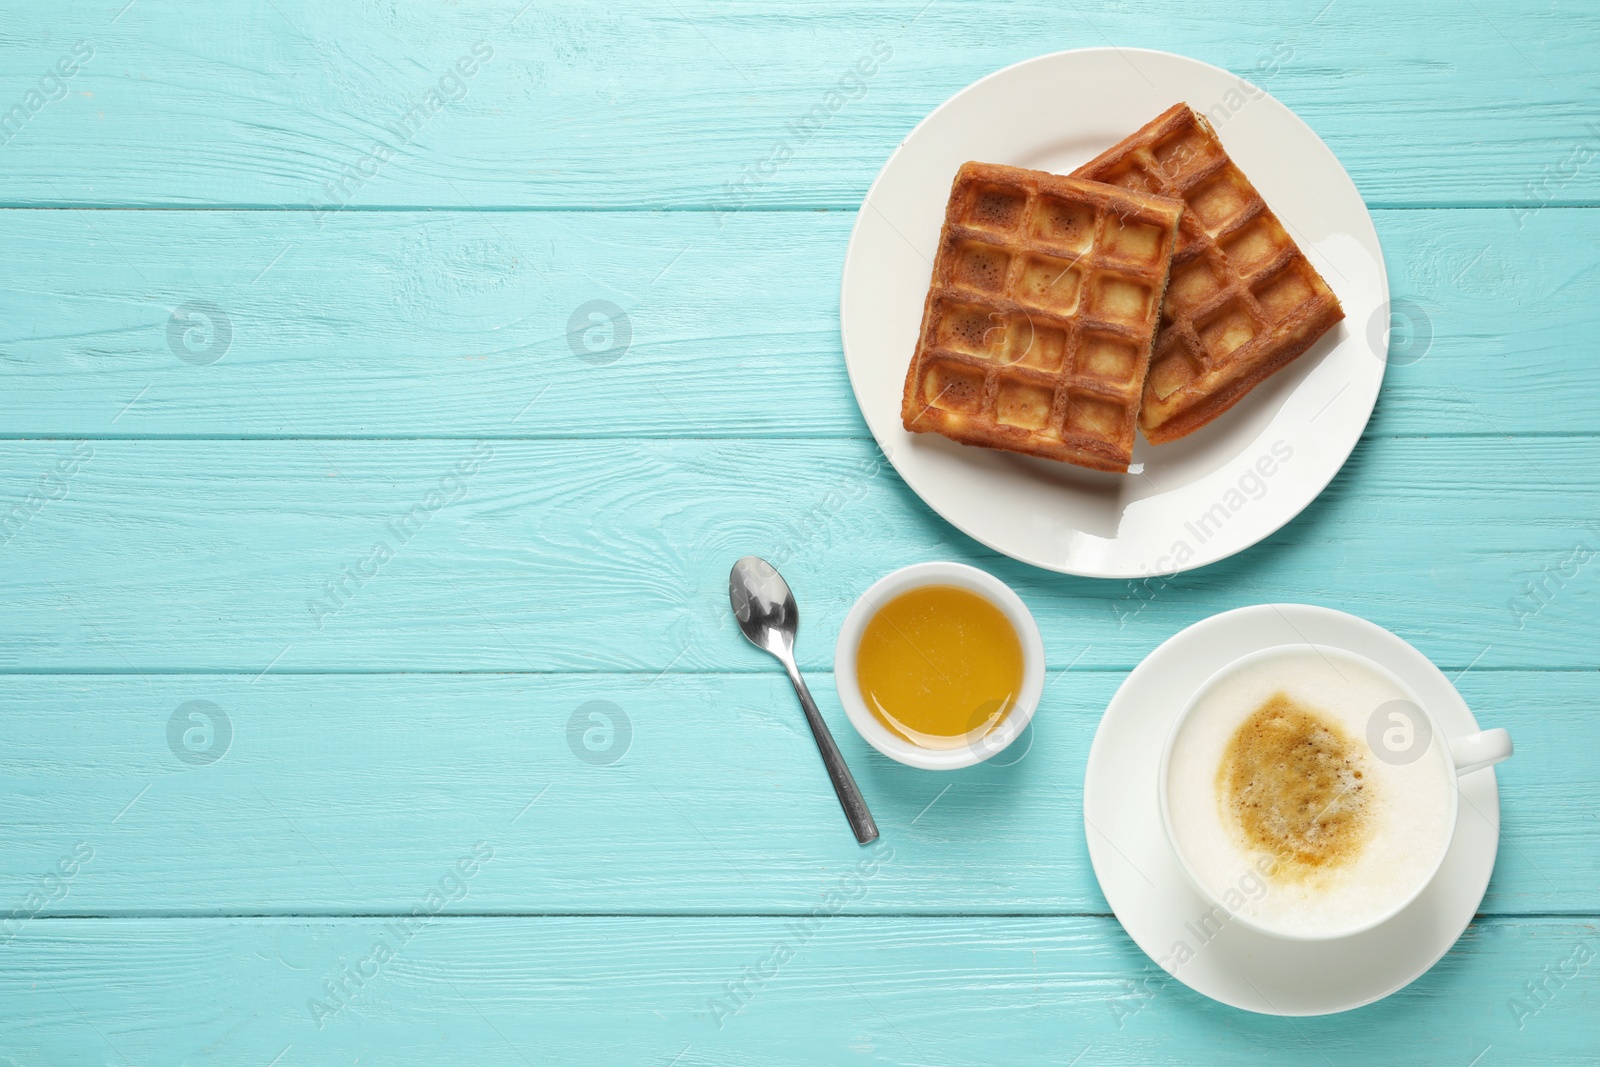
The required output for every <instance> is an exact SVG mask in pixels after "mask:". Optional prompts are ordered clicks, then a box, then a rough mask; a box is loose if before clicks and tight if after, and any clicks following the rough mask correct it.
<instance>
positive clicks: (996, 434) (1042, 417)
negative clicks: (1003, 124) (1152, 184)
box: [900, 163, 1183, 471]
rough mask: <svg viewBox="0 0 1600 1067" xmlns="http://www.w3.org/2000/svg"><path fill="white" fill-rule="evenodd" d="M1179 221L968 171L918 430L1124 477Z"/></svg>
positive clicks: (944, 243) (932, 307) (906, 399)
mask: <svg viewBox="0 0 1600 1067" xmlns="http://www.w3.org/2000/svg"><path fill="white" fill-rule="evenodd" d="M1182 210H1183V205H1182V204H1181V203H1179V202H1178V201H1176V200H1171V199H1168V198H1166V197H1162V196H1153V195H1150V194H1148V193H1144V192H1137V191H1130V190H1125V189H1117V188H1113V187H1111V186H1108V185H1102V184H1099V183H1097V182H1091V181H1083V180H1080V179H1077V178H1068V177H1063V176H1062V175H1058V174H1047V173H1045V172H1044V171H1037V170H1023V169H1020V168H1018V167H1003V166H998V165H995V164H988V163H966V164H964V165H963V166H962V167H961V170H960V171H959V172H958V173H957V174H956V178H955V182H954V183H953V184H952V186H951V189H950V202H949V204H948V205H947V206H946V208H945V219H944V230H943V232H942V234H941V235H940V239H939V251H938V254H937V256H936V257H935V259H934V264H933V281H932V283H931V284H930V285H929V287H928V299H927V302H926V303H925V304H924V305H923V310H922V332H921V334H920V335H919V339H918V341H917V348H916V352H915V353H914V354H913V355H912V357H911V366H910V368H909V369H908V370H907V371H906V386H905V393H904V395H903V396H902V398H901V404H900V417H901V421H902V422H904V424H905V427H906V429H908V430H912V431H917V432H926V431H932V432H934V433H940V434H943V435H944V436H946V437H949V438H951V439H952V440H955V441H960V442H961V443H963V444H969V445H980V446H983V447H985V448H999V449H1005V450H1007V451H1011V452H1024V453H1027V454H1029V455H1034V456H1044V457H1046V458H1048V459H1057V460H1065V461H1066V462H1068V463H1075V464H1077V465H1079V466H1082V467H1093V468H1095V469H1097V470H1105V471H1126V470H1127V469H1128V463H1129V461H1130V460H1131V459H1132V457H1133V436H1134V424H1135V418H1136V416H1137V414H1138V410H1139V397H1140V395H1141V392H1142V390H1143V388H1144V379H1145V372H1146V371H1147V370H1148V369H1149V365H1150V353H1151V347H1152V345H1153V343H1154V341H1155V333H1156V325H1157V322H1158V316H1159V313H1160V307H1161V295H1162V291H1163V290H1164V289H1165V288H1166V284H1167V268H1168V264H1169V262H1170V260H1171V257H1172V250H1173V246H1174V244H1175V242H1176V240H1177V232H1178V230H1177V227H1178V217H1179V215H1180V214H1181V213H1182Z"/></svg>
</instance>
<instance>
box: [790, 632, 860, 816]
mask: <svg viewBox="0 0 1600 1067" xmlns="http://www.w3.org/2000/svg"><path fill="white" fill-rule="evenodd" d="M783 667H784V670H786V671H788V672H789V681H791V682H793V683H794V692H795V695H796V696H798V697H799V698H800V706H801V707H802V708H804V709H805V713H806V722H807V723H808V724H810V726H811V736H812V737H814V738H816V741H817V749H818V751H820V752H821V753H822V763H823V765H824V766H825V767H827V768H828V777H829V778H831V779H833V791H834V792H835V793H837V794H838V796H839V806H840V807H841V808H843V809H844V817H845V818H847V819H849V820H850V829H852V830H854V831H855V834H856V841H857V842H858V843H860V844H863V845H865V844H867V843H869V842H872V841H876V840H877V839H878V824H877V823H876V822H874V821H873V819H872V812H870V811H868V810H867V802H866V800H865V799H864V798H863V797H862V796H861V790H859V789H857V788H856V780H855V779H854V778H853V777H851V775H850V768H849V767H847V766H845V762H844V757H843V756H841V755H840V754H839V746H838V745H836V744H834V743H833V735H832V734H831V733H829V732H828V724H827V723H825V722H823V721H822V712H820V711H818V710H817V702H816V701H815V700H812V699H811V690H809V689H807V688H806V680H805V679H804V678H802V677H800V668H799V667H796V666H795V665H794V660H793V659H792V658H786V659H784V661H783Z"/></svg>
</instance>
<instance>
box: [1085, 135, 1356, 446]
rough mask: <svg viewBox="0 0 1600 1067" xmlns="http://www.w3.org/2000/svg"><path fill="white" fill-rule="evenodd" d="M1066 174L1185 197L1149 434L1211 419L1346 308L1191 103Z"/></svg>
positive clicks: (1157, 436)
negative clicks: (1340, 303) (1343, 307)
mask: <svg viewBox="0 0 1600 1067" xmlns="http://www.w3.org/2000/svg"><path fill="white" fill-rule="evenodd" d="M1073 174H1074V176H1076V177H1079V178H1088V179H1091V180H1093V181H1099V182H1106V183H1108V184H1111V185H1117V186H1121V187H1123V188H1127V189H1133V190H1137V191H1139V192H1146V193H1154V194H1157V195H1162V196H1170V197H1175V198H1177V199H1180V200H1182V201H1183V203H1184V212H1183V219H1182V222H1181V223H1180V226H1179V239H1178V246H1177V248H1176V250H1175V251H1174V253H1173V260H1172V276H1171V280H1170V282H1169V284H1168V286H1167V294H1166V300H1165V302H1164V306H1163V308H1162V324H1161V332H1160V335H1159V336H1158V337H1157V338H1156V347H1155V356H1154V359H1153V360H1152V362H1151V365H1150V374H1149V377H1148V378H1147V380H1146V382H1145V386H1144V397H1143V403H1142V405H1141V407H1140V412H1139V428H1140V429H1141V430H1143V431H1144V436H1145V439H1146V440H1148V441H1149V442H1150V443H1151V444H1161V443H1163V442H1166V441H1172V440H1176V439H1177V438H1179V437H1183V436H1185V435H1187V434H1190V433H1193V432H1194V431H1195V430H1197V429H1199V428H1200V427H1202V426H1204V425H1206V424H1207V423H1209V422H1211V421H1212V420H1213V419H1215V418H1216V417H1217V416H1219V415H1221V414H1222V413H1223V412H1225V411H1227V410H1228V409H1229V408H1231V407H1233V405H1234V404H1236V403H1238V401H1239V400H1240V399H1241V398H1242V397H1243V396H1244V395H1245V394H1246V393H1248V392H1249V391H1250V390H1251V389H1253V388H1254V387H1255V386H1256V385H1258V384H1259V383H1260V382H1261V381H1263V380H1264V379H1265V378H1267V377H1268V376H1269V375H1271V374H1272V373H1273V372H1275V371H1277V370H1279V369H1280V368H1282V367H1284V366H1286V365H1287V364H1289V363H1290V362H1291V361H1293V360H1294V359H1295V357H1297V356H1299V355H1300V354H1301V353H1302V352H1304V351H1305V350H1306V349H1308V348H1310V347H1311V346H1312V345H1313V344H1315V343H1316V341H1317V339H1318V338H1319V337H1321V336H1322V335H1323V334H1324V333H1326V332H1327V331H1328V330H1329V329H1331V328H1332V327H1333V325H1334V324H1335V323H1337V322H1338V321H1339V320H1340V319H1342V318H1344V310H1343V309H1342V308H1341V307H1340V306H1339V300H1338V298H1337V297H1336V296H1334V294H1333V291H1332V290H1331V289H1329V288H1328V285H1327V283H1326V282H1325V281H1323V279H1322V276H1321V275H1320V274H1318V273H1317V271H1316V268H1314V267H1312V265H1311V263H1310V262H1309V261H1308V260H1307V259H1306V257H1305V255H1304V253H1302V252H1301V251H1300V248H1299V246H1297V245H1296V244H1295V242H1294V240H1293V239H1291V238H1290V236H1289V235H1288V233H1286V232H1285V230H1284V227H1283V225H1282V224H1281V223H1280V222H1279V220H1278V217H1277V216H1276V215H1274V214H1273V213H1272V209H1271V208H1269V207H1267V205H1266V202H1265V201H1264V200H1262V198H1261V195H1260V194H1259V193H1258V192H1256V189H1255V186H1254V185H1252V184H1251V183H1250V180H1249V179H1248V178H1246V177H1245V176H1244V174H1243V173H1242V172H1241V171H1240V170H1239V168H1238V167H1237V166H1235V165H1234V163H1233V161H1232V160H1231V159H1230V158H1229V157H1228V153H1227V152H1226V151H1225V150H1224V149H1223V147H1222V142H1221V141H1219V140H1218V139H1217V136H1216V134H1215V133H1214V132H1213V131H1212V129H1211V127H1210V125H1209V124H1207V123H1206V121H1205V119H1203V118H1202V117H1201V116H1200V115H1198V114H1196V113H1195V111H1194V110H1193V109H1192V108H1190V107H1189V105H1188V104H1177V105H1174V106H1173V107H1171V108H1169V109H1168V110H1167V111H1165V112H1163V113H1162V114H1161V115H1159V116H1157V117H1156V118H1155V119H1154V120H1152V121H1151V122H1149V123H1148V124H1146V125H1145V126H1143V127H1142V128H1140V129H1139V130H1138V131H1136V132H1135V133H1133V134H1132V135H1131V136H1129V137H1128V138H1126V139H1125V140H1123V141H1121V142H1120V143H1118V144H1116V145H1114V146H1112V147H1111V148H1109V149H1107V150H1106V151H1105V152H1104V153H1102V154H1101V155H1099V156H1097V157H1096V158H1094V159H1092V160H1090V161H1089V162H1088V163H1085V164H1084V165H1083V166H1081V167H1079V168H1078V169H1077V170H1075V171H1073Z"/></svg>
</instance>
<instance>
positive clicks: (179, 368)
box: [0, 14, 1600, 437]
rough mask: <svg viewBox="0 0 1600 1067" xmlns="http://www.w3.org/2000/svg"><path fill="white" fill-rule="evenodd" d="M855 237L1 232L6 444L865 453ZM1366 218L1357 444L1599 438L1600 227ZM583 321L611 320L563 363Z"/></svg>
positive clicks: (50, 217)
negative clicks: (334, 439) (438, 439)
mask: <svg viewBox="0 0 1600 1067" xmlns="http://www.w3.org/2000/svg"><path fill="white" fill-rule="evenodd" d="M129 17H132V16H131V14H130V16H129ZM853 221H854V215H853V214H852V213H834V212H825V213H815V212H805V213H750V214H745V215H742V216H740V217H738V218H736V219H733V220H731V221H729V222H728V224H727V225H726V226H725V227H723V228H721V229H719V228H718V227H717V226H716V224H715V223H714V222H713V221H712V220H711V218H710V217H709V216H707V215H705V214H703V213H693V212H675V213H667V214H658V213H640V212H624V213H612V214H582V213H579V214H571V213H542V212H540V213H526V212H523V213H481V212H451V213H437V214H433V213H420V214H413V213H390V212H351V213H346V214H344V215H341V216H339V217H338V218H337V219H336V220H335V221H334V223H332V224H330V225H329V227H328V228H327V229H326V230H320V231H319V230H318V229H317V228H316V226H315V225H314V224H313V223H312V222H311V221H310V217H309V216H308V215H306V214H304V213H282V212H152V211H65V212H58V211H0V242H3V243H4V245H5V247H6V249H7V253H8V257H9V259H10V261H11V264H12V267H13V274H12V279H13V280H12V282H11V283H10V285H9V286H8V287H6V288H5V289H3V290H0V319H3V321H5V322H7V323H10V324H11V326H10V327H9V328H8V330H7V332H6V335H5V337H4V339H3V340H0V370H3V373H4V380H5V382H6V386H7V388H8V390H9V393H10V398H9V402H8V403H7V404H6V405H4V407H3V409H0V435H9V436H76V435H84V436H147V435H183V436H194V435H220V436H226V437H237V436H291V437H303V436H394V437H417V436H451V435H454V436H477V437H518V436H532V437H573V436H584V437H617V436H635V437H638V436H645V437H648V436H689V435H693V436H728V435H748V436H768V435H771V434H774V433H779V434H782V435H784V436H789V437H807V436H859V435H863V434H864V433H865V432H866V431H865V427H864V426H863V424H862V422H861V418H860V415H859V414H858V413H857V410H856V406H855V403H854V398H853V395H852V394H851V391H850V387H849V383H848V381H847V379H846V376H845V370H844V360H843V356H842V353H841V351H840V347H839V333H838V306H839V305H838V284H839V265H840V257H841V256H842V255H843V249H844V246H845V244H846V242H847V240H848V236H849V231H850V227H851V225H852V224H853ZM1377 221H1378V227H1379V233H1380V236H1381V238H1382V240H1383V242H1384V244H1385V247H1386V249H1387V258H1388V262H1389V269H1390V271H1391V275H1392V291H1393V293H1394V295H1395V298H1396V307H1397V309H1398V311H1397V316H1396V322H1397V323H1398V325H1399V326H1400V330H1399V332H1398V334H1397V337H1396V340H1395V349H1394V352H1395V355H1394V360H1393V365H1392V366H1391V368H1390V371H1389V378H1388V381H1387V383H1386V384H1385V392H1384V395H1383V398H1382V401H1381V403H1380V405H1379V410H1378V415H1377V417H1376V420H1375V421H1374V423H1373V425H1372V427H1371V428H1370V429H1369V432H1371V433H1380V434H1397V433H1398V434H1410V433H1459V432H1463V431H1465V432H1475V433H1522V432H1540V433H1543V432H1575V431H1592V430H1595V429H1597V428H1600V422H1597V421H1596V417H1595V414H1594V408H1593V405H1590V404H1585V403H1581V402H1579V399H1580V398H1582V397H1584V396H1589V395H1592V394H1594V393H1596V392H1597V391H1600V359H1597V358H1596V350H1595V343H1594V337H1595V335H1596V333H1597V332H1600V310H1597V309H1600V272H1596V271H1595V270H1594V269H1593V260H1594V253H1593V250H1594V248H1595V245H1596V243H1597V242H1600V211H1596V210H1582V209H1573V210H1554V209H1552V210H1548V211H1545V212H1542V213H1540V214H1538V215H1537V216H1534V217H1531V218H1530V219H1528V220H1527V222H1526V223H1525V225H1524V226H1523V227H1522V228H1521V229H1520V230H1519V229H1518V226H1517V223H1516V221H1515V220H1514V219H1513V218H1512V217H1511V215H1510V214H1509V213H1507V212H1496V211H1380V212H1378V213H1377ZM86 248H87V249H88V251H89V255H88V256H86V255H85V249H86ZM595 300H605V301H610V302H611V303H612V304H613V305H614V307H615V309H616V311H618V312H621V313H622V315H624V316H625V318H626V323H625V325H620V326H607V325H605V320H604V318H603V317H602V318H601V319H597V320H594V321H595V322H597V323H599V325H597V326H596V327H595V330H594V332H591V333H588V334H583V333H580V334H579V335H578V337H579V343H578V344H577V346H576V347H574V345H573V343H572V342H571V341H570V340H569V337H568V326H569V323H570V322H571V320H572V318H573V316H574V315H575V314H579V319H580V322H581V323H587V322H588V321H589V320H588V319H587V318H586V316H585V315H584V314H580V313H579V309H580V308H582V307H584V306H585V305H588V304H589V303H590V302H591V301H595ZM205 303H209V304H211V305H213V306H214V307H215V308H217V309H218V310H219V311H220V314H221V316H222V318H225V320H226V331H227V332H226V336H225V337H224V336H223V335H222V334H220V333H217V332H216V330H217V329H218V325H217V323H218V322H220V321H221V319H219V318H218V316H217V315H216V314H214V313H207V312H205V311H203V310H202V305H203V304H205ZM180 314H181V315H182V316H183V321H177V318H178V316H179V315H180ZM613 314H614V312H613ZM213 320H216V321H215V322H214V321H213ZM1347 328H1349V329H1352V330H1355V331H1358V332H1361V331H1374V332H1381V329H1382V324H1381V323H1373V322H1361V323H1355V322H1352V323H1350V324H1348V327H1347ZM619 331H620V332H619ZM624 335H625V336H624ZM585 343H588V344H589V345H592V346H593V347H594V348H595V349H596V350H598V351H596V352H591V351H590V350H589V349H588V348H585V347H584V344H585ZM613 346H619V347H618V348H617V349H616V350H615V351H608V350H610V349H612V348H613ZM535 398H537V402H536V403H535V404H534V406H533V407H529V404H530V402H534V401H535ZM774 398H780V400H779V402H778V403H774Z"/></svg>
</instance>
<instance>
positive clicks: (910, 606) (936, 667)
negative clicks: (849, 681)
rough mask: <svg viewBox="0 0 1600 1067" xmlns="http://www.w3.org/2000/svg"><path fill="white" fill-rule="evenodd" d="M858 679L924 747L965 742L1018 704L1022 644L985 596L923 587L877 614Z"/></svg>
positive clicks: (900, 729) (859, 656) (893, 726)
mask: <svg viewBox="0 0 1600 1067" xmlns="http://www.w3.org/2000/svg"><path fill="white" fill-rule="evenodd" d="M856 682H857V684H858V685H859V686H860V687H861V699H862V700H863V701H865V702H866V705H867V708H868V709H869V710H870V711H871V712H872V714H873V715H874V716H876V717H877V718H878V720H879V721H880V722H882V723H883V724H884V725H885V726H887V727H888V728H889V730H890V732H892V733H894V734H895V735H897V736H899V737H901V738H904V739H905V740H906V741H909V742H911V743H912V744H914V745H920V746H921V747H923V748H930V749H952V748H961V747H963V746H965V745H968V744H971V743H972V742H974V741H976V740H977V739H978V738H980V737H982V736H983V735H984V734H986V733H988V732H989V731H990V730H992V729H994V727H995V726H996V725H997V724H999V723H1000V722H1001V720H1003V719H1004V718H1005V716H1006V714H1007V713H1008V712H1009V711H1010V710H1011V708H1012V706H1013V705H1014V704H1015V703H1016V700H1017V696H1018V694H1020V693H1021V691H1022V642H1021V640H1019V639H1018V637H1017V631H1016V628H1015V627H1013V626H1012V625H1011V621H1010V620H1009V619H1007V618H1006V616H1005V613H1004V612H1003V611H1001V610H1000V609H999V608H997V607H995V605H994V604H992V603H990V602H989V601H988V600H987V599H985V598H984V597H982V596H979V595H978V594H977V593H973V592H970V591H968V590H966V589H960V588H957V587H956V586H953V585H926V586H922V587H921V588H918V589H912V590H910V591H909V592H905V593H901V594H900V595H899V596H897V597H894V598H893V599H892V600H889V601H887V602H885V603H884V604H882V605H880V606H879V607H878V610H877V611H876V612H874V613H873V616H872V618H871V619H870V620H868V622H867V625H866V629H865V630H863V631H862V634H861V644H860V645H859V646H858V647H857V649H856Z"/></svg>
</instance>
